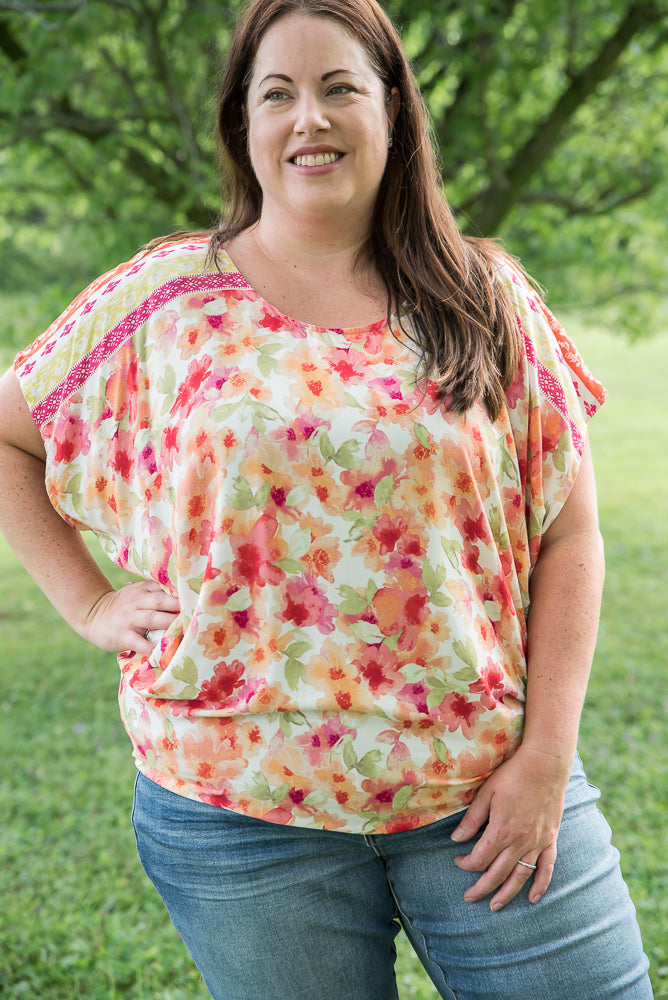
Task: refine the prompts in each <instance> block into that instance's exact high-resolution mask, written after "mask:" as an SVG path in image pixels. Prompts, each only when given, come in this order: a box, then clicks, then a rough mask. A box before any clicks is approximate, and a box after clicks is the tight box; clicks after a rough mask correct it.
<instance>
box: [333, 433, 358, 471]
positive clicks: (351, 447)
mask: <svg viewBox="0 0 668 1000" xmlns="http://www.w3.org/2000/svg"><path fill="white" fill-rule="evenodd" d="M358 451H359V441H355V440H350V441H344V443H343V444H342V445H341V447H340V448H339V450H338V451H337V452H335V454H334V456H333V457H334V461H335V462H336V464H337V465H338V466H340V467H341V468H342V469H354V468H356V466H358V465H359V464H360V463H359V459H358V458H357V452H358Z"/></svg>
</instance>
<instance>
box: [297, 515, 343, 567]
mask: <svg viewBox="0 0 668 1000" xmlns="http://www.w3.org/2000/svg"><path fill="white" fill-rule="evenodd" d="M303 523H304V527H305V528H307V529H308V530H309V531H310V533H311V545H310V546H309V549H308V551H307V552H306V553H305V554H304V555H303V556H302V559H301V561H302V563H303V564H304V566H306V568H307V569H308V571H309V573H310V574H311V575H312V576H314V577H316V576H321V577H323V579H325V580H327V581H328V582H329V583H334V572H333V570H334V568H335V566H336V565H337V563H338V562H339V560H340V558H341V543H340V540H339V539H338V538H337V537H331V538H330V537H328V536H329V535H331V534H332V525H331V524H327V522H326V521H324V520H323V519H322V518H320V517H308V518H304V519H303Z"/></svg>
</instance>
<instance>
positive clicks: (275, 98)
mask: <svg viewBox="0 0 668 1000" xmlns="http://www.w3.org/2000/svg"><path fill="white" fill-rule="evenodd" d="M287 96H288V95H287V94H286V93H285V91H284V90H268V91H267V93H266V94H265V95H264V99H265V101H269V102H270V103H272V104H277V103H278V102H279V101H282V100H284V99H285V98H287Z"/></svg>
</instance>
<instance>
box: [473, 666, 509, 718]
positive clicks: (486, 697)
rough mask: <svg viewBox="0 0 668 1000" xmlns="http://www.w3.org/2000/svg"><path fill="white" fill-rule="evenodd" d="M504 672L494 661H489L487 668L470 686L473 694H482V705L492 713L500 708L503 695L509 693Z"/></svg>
mask: <svg viewBox="0 0 668 1000" xmlns="http://www.w3.org/2000/svg"><path fill="white" fill-rule="evenodd" d="M508 690H509V689H508V687H507V685H506V678H505V674H504V672H503V670H502V669H501V667H499V666H498V664H496V663H494V661H493V660H488V661H487V667H486V668H485V669H484V670H483V671H482V673H481V676H480V677H479V678H478V680H477V681H475V682H474V683H473V684H470V685H469V691H470V692H471V694H478V693H480V695H481V698H480V704H481V705H482V706H483V707H484V708H488V709H489V710H490V711H491V712H492V711H494V709H495V708H497V707H498V704H499V702H500V701H501V700H502V699H503V695H504V694H505V693H506V692H507V691H508Z"/></svg>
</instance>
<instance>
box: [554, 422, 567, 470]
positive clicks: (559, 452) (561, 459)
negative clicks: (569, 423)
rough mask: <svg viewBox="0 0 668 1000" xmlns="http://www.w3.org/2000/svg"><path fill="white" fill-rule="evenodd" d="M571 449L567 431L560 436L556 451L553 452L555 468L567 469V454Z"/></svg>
mask: <svg viewBox="0 0 668 1000" xmlns="http://www.w3.org/2000/svg"><path fill="white" fill-rule="evenodd" d="M570 450H571V447H570V440H569V435H568V433H567V432H566V431H564V433H563V434H562V435H561V437H560V438H559V444H558V445H557V448H556V449H555V451H553V452H552V461H553V462H554V465H555V468H557V469H558V470H559V472H565V471H566V455H567V454H568V452H569V451H570Z"/></svg>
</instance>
